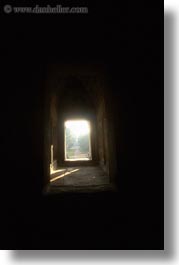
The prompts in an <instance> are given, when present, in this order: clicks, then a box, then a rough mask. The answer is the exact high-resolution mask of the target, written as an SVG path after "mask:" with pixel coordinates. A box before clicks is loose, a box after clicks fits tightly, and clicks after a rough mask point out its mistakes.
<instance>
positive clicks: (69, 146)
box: [64, 120, 92, 161]
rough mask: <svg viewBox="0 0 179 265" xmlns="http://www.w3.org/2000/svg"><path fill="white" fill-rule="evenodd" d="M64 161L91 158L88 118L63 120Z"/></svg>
mask: <svg viewBox="0 0 179 265" xmlns="http://www.w3.org/2000/svg"><path fill="white" fill-rule="evenodd" d="M64 148H65V161H77V160H80V161H83V160H84V161H86V160H92V155H91V126H90V122H89V121H88V120H67V121H65V147H64Z"/></svg>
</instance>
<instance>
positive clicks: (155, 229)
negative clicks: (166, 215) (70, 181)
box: [0, 1, 164, 249]
mask: <svg viewBox="0 0 179 265" xmlns="http://www.w3.org/2000/svg"><path fill="white" fill-rule="evenodd" d="M14 2H15V1H13V3H14ZM81 2H83V5H84V6H88V7H89V14H88V15H86V14H84V15H45V14H44V15H32V14H31V15H28V14H22V15H16V14H4V12H3V10H2V7H1V23H0V24H1V32H2V37H1V63H2V72H1V73H2V79H1V82H2V86H1V109H2V116H1V117H2V118H1V139H2V148H1V155H2V160H1V161H2V167H1V184H0V185H1V195H0V199H1V201H0V204H1V218H0V227H1V231H0V234H1V235H0V238H1V240H0V246H1V248H2V249H163V248H164V235H163V189H164V187H163V1H157V2H153V3H151V2H150V3H145V2H143V4H142V3H139V2H138V3H136V2H135V6H133V5H134V3H133V4H132V3H129V2H127V1H126V2H125V3H120V5H119V7H117V6H116V4H114V5H113V4H112V3H108V4H100V3H98V4H96V6H95V5H92V3H90V4H89V3H86V1H79V3H81ZM131 2H132V1H131ZM75 3H77V2H76V1H75ZM19 5H20V4H19ZM29 5H30V4H29ZM44 5H45V4H44ZM76 5H77V4H76ZM51 62H56V63H74V64H75V63H76V64H78V63H103V64H104V65H105V66H106V67H107V69H108V78H109V80H110V83H111V99H110V100H112V103H113V113H114V120H115V122H114V126H115V134H116V139H115V141H116V150H117V172H118V187H119V190H118V192H117V193H112V192H100V193H96V194H76V195H75V194H65V195H51V196H45V197H44V196H43V195H42V192H41V190H42V179H43V157H44V156H43V152H44V142H43V139H44V138H43V137H44V131H43V121H44V120H43V111H44V108H45V106H44V100H43V99H44V98H43V97H44V93H43V92H44V90H43V89H44V86H43V85H44V82H45V78H46V66H47V65H48V64H49V63H51Z"/></svg>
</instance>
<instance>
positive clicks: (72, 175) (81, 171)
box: [50, 166, 109, 187]
mask: <svg viewBox="0 0 179 265" xmlns="http://www.w3.org/2000/svg"><path fill="white" fill-rule="evenodd" d="M106 184H109V177H108V176H107V175H106V174H105V173H104V171H103V170H102V169H101V168H100V167H99V166H89V167H85V166H83V167H67V168H59V169H58V170H56V171H53V172H52V174H51V175H50V186H52V187H56V186H78V187H79V186H97V185H106Z"/></svg>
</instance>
